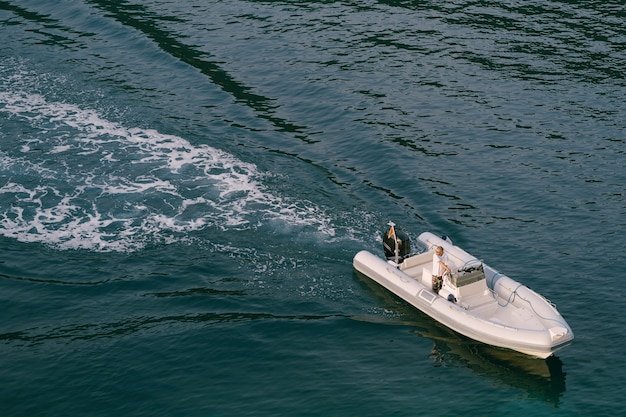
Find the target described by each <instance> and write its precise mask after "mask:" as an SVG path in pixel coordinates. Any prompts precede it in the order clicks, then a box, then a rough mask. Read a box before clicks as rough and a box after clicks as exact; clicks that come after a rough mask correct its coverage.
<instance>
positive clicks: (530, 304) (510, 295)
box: [494, 284, 563, 324]
mask: <svg viewBox="0 0 626 417" xmlns="http://www.w3.org/2000/svg"><path fill="white" fill-rule="evenodd" d="M522 286H524V284H519V285H518V286H517V287H516V288H515V289H514V290H513V291H512V292H511V294H509V299H508V300H506V304H504V305H502V304H500V302H498V305H499V306H500V307H506V306H507V305H509V303H510V302H511V301H512V299H513V298H514V297H515V295H517V296H518V297H519V298H520V300H523V301H526V302H527V303H528V305H529V306H530V309H531V310H532V311H533V313H535V315H536V316H537V317H539V318H540V319H542V320H549V321H555V322H557V323H559V324H563V323H562V322H561V321H560V320H557V319H553V318H550V317H544V316H542V315H541V314H539V313H538V312H537V310H535V307H534V306H533V303H531V302H530V301H529V300H527V299H526V298H524V297H522V296H521V295H519V294H518V293H517V290H518V289H519V288H520V287H522ZM494 295H495V294H494ZM546 301H548V303H550V304H551V305H552V306H553V307H556V306H555V305H554V304H553V303H552V302H551V301H549V300H546Z"/></svg>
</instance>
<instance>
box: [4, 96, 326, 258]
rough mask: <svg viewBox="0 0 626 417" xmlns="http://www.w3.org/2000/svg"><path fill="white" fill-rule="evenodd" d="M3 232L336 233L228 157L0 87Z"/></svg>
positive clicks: (79, 236) (127, 239) (142, 235)
mask: <svg viewBox="0 0 626 417" xmlns="http://www.w3.org/2000/svg"><path fill="white" fill-rule="evenodd" d="M1 114H4V116H5V117H6V118H7V119H6V120H7V129H8V130H11V131H13V132H26V133H19V134H16V135H14V136H12V137H5V138H4V139H3V140H2V142H3V143H2V146H1V150H0V172H1V173H2V177H4V178H6V179H7V181H6V182H4V183H3V184H1V185H2V186H1V187H0V233H1V234H2V235H4V236H8V237H12V238H15V239H18V240H20V241H24V242H43V243H48V244H53V245H55V246H58V247H61V248H85V249H90V250H102V251H110V250H113V251H132V250H137V249H139V248H141V247H143V246H144V245H146V244H148V243H151V242H169V241H177V240H181V239H184V238H185V236H187V235H188V234H189V233H190V232H193V231H198V230H202V229H205V228H208V227H216V228H220V229H242V228H257V227H259V226H260V225H261V224H263V223H266V224H269V223H271V222H275V221H279V222H281V223H285V224H288V225H299V226H302V227H307V228H311V227H312V228H314V229H315V230H318V231H319V232H321V233H324V234H327V235H333V234H334V230H333V229H332V227H331V226H330V218H329V217H328V216H327V215H326V214H325V213H324V212H323V210H321V209H320V208H318V207H317V206H315V205H314V204H312V203H310V202H301V201H300V202H299V201H290V200H289V199H288V198H285V197H281V196H279V195H275V194H273V193H272V192H271V191H270V190H269V189H268V188H267V187H266V186H264V185H263V180H264V178H266V176H267V175H268V174H266V173H262V172H260V171H259V170H258V168H257V167H256V166H255V165H254V164H252V163H248V162H244V161H241V160H239V159H238V158H236V157H235V156H234V155H232V154H230V153H227V152H224V151H222V150H219V149H216V148H214V147H211V146H208V145H206V144H199V145H194V144H191V143H190V142H189V141H187V140H185V139H183V138H181V137H178V136H174V135H167V134H162V133H159V132H158V131H156V130H153V129H142V128H137V127H132V128H129V127H125V126H123V125H122V124H120V123H117V122H112V121H109V120H107V119H106V118H105V117H104V116H102V115H101V114H100V113H98V112H97V111H96V110H92V109H84V108H80V107H78V106H76V105H74V104H69V103H64V102H58V101H48V100H47V99H46V98H45V97H44V96H42V95H40V94H36V93H29V92H26V91H23V90H18V91H0V115H1Z"/></svg>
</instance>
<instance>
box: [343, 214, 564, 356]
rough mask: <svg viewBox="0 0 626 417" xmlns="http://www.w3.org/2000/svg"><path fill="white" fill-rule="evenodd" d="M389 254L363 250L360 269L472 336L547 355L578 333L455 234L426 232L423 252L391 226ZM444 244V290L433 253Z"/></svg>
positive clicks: (385, 240) (386, 243)
mask: <svg viewBox="0 0 626 417" xmlns="http://www.w3.org/2000/svg"><path fill="white" fill-rule="evenodd" d="M383 246H384V250H385V255H386V257H387V259H383V258H381V257H378V256H376V255H373V254H372V253H370V252H367V251H361V252H359V253H357V254H356V256H355V257H354V262H353V263H354V268H355V269H356V270H357V271H358V272H360V273H361V274H363V275H365V276H367V277H368V278H370V279H372V280H374V281H376V282H378V283H379V284H380V285H382V286H383V287H385V288H387V289H388V290H389V291H391V292H393V293H394V294H396V295H397V296H399V297H400V298H402V299H404V300H405V301H407V302H408V303H410V304H411V305H413V306H414V307H416V308H418V309H419V310H421V311H422V312H424V313H425V314H427V315H429V316H430V317H432V318H433V319H435V320H437V321H439V322H440V323H442V324H444V325H445V326H447V327H449V328H450V329H452V330H454V331H456V332H458V333H460V334H462V335H464V336H467V337H469V338H471V339H474V340H477V341H479V342H483V343H486V344H489V345H492V346H497V347H501V348H506V349H511V350H514V351H518V352H521V353H524V354H527V355H530V356H534V357H539V358H547V357H549V356H551V355H552V354H553V353H554V352H556V351H557V350H559V349H561V348H563V347H565V346H567V345H568V344H570V343H571V342H572V340H573V339H574V333H573V332H572V329H571V328H570V327H569V325H568V324H567V322H566V321H565V319H563V317H562V316H561V314H559V312H558V311H557V309H556V306H555V305H554V304H552V303H551V302H550V301H548V300H546V299H545V298H544V297H542V296H541V295H539V294H537V293H536V292H534V291H533V290H531V289H530V288H528V287H526V286H524V285H523V284H521V283H519V282H517V281H515V280H513V279H511V278H509V277H507V276H506V275H503V274H502V273H500V272H497V271H496V270H495V269H492V268H491V267H489V266H488V265H486V264H484V263H483V262H482V261H480V260H478V259H476V258H475V257H473V256H472V255H470V254H469V253H467V252H465V251H464V250H462V249H461V248H459V247H458V246H455V245H454V244H453V243H452V242H451V241H450V239H449V238H446V237H438V236H436V235H434V234H432V233H430V232H424V233H422V234H421V235H420V236H419V237H418V241H417V246H418V247H419V251H418V252H417V253H415V254H411V253H410V243H409V240H408V236H407V235H406V234H405V233H403V232H401V231H399V230H396V229H395V225H394V224H393V223H390V229H389V231H388V232H386V233H385V235H384V236H383ZM438 246H441V247H442V248H443V249H444V253H445V254H446V255H447V256H448V259H449V264H448V266H449V267H450V268H451V269H452V274H448V275H447V276H444V279H443V286H442V288H441V290H439V293H436V292H435V291H434V290H433V288H432V272H431V271H432V267H433V253H434V251H435V248H436V247H438Z"/></svg>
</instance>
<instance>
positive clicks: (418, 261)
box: [400, 251, 433, 271]
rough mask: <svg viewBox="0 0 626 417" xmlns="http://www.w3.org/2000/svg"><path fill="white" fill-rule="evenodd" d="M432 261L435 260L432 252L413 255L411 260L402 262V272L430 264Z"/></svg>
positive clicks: (407, 259)
mask: <svg viewBox="0 0 626 417" xmlns="http://www.w3.org/2000/svg"><path fill="white" fill-rule="evenodd" d="M432 259H433V253H432V251H428V252H424V253H419V254H417V255H413V256H411V257H409V258H406V259H405V260H404V262H402V264H401V265H400V270H402V271H404V270H407V269H409V268H413V267H415V266H418V265H422V264H425V263H427V262H430V261H431V260H432Z"/></svg>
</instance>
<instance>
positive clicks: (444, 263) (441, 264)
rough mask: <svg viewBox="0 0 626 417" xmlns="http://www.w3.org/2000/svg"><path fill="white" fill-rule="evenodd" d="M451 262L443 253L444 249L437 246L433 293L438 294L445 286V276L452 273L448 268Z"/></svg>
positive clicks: (434, 257) (434, 256) (434, 260)
mask: <svg viewBox="0 0 626 417" xmlns="http://www.w3.org/2000/svg"><path fill="white" fill-rule="evenodd" d="M449 262H450V261H449V260H448V255H446V254H445V253H443V248H442V247H441V246H437V248H436V249H435V253H434V254H433V291H434V292H436V293H437V294H439V290H440V289H441V286H442V285H443V274H445V273H446V272H447V273H451V272H452V270H451V269H450V268H449V267H448V263H449Z"/></svg>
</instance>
